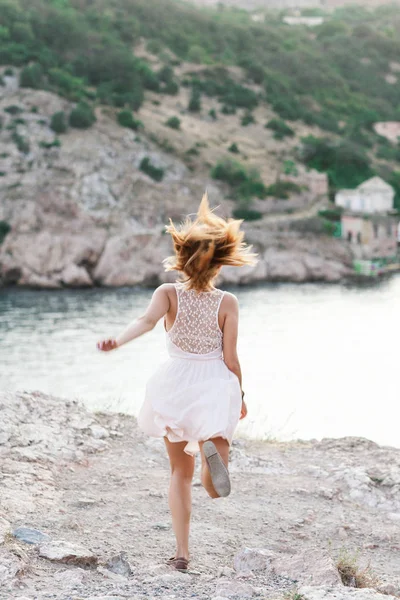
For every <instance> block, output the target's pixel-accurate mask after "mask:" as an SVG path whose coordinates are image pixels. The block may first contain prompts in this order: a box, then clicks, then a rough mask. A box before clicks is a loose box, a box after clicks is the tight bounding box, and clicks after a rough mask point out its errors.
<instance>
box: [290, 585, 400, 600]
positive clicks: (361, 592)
mask: <svg viewBox="0 0 400 600" xmlns="http://www.w3.org/2000/svg"><path fill="white" fill-rule="evenodd" d="M298 594H300V596H304V598H305V599H306V600H395V597H394V596H386V595H384V594H380V593H379V592H377V591H376V590H372V589H369V588H351V587H346V586H342V587H338V586H334V587H330V586H302V587H300V588H299V589H298Z"/></svg>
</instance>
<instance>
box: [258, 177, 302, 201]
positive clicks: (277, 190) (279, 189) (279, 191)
mask: <svg viewBox="0 0 400 600" xmlns="http://www.w3.org/2000/svg"><path fill="white" fill-rule="evenodd" d="M299 192H301V187H300V186H299V185H297V183H294V182H293V181H281V180H278V181H276V182H275V183H273V184H271V185H269V186H268V187H267V189H266V193H267V196H274V197H275V198H279V199H280V200H287V199H288V198H289V196H290V194H291V193H299Z"/></svg>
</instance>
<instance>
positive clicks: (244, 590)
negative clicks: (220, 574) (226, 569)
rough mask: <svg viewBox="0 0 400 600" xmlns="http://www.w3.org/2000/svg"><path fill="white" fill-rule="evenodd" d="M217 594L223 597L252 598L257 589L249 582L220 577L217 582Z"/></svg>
mask: <svg viewBox="0 0 400 600" xmlns="http://www.w3.org/2000/svg"><path fill="white" fill-rule="evenodd" d="M216 594H217V597H221V598H240V599H242V598H252V597H253V596H254V594H255V589H254V588H253V586H252V585H250V584H249V583H242V582H240V581H232V580H229V579H226V580H222V579H220V581H219V582H218V583H217V589H216Z"/></svg>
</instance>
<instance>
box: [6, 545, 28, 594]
mask: <svg viewBox="0 0 400 600" xmlns="http://www.w3.org/2000/svg"><path fill="white" fill-rule="evenodd" d="M25 568H26V564H25V563H24V561H22V560H21V559H20V558H19V557H17V556H16V555H15V554H13V553H11V552H9V551H8V550H6V549H5V548H1V549H0V584H6V583H9V582H11V581H13V579H15V577H17V576H18V574H19V573H21V572H23V570H24V569H25ZM0 588H1V585H0Z"/></svg>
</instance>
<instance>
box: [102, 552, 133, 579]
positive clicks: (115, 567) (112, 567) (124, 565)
mask: <svg viewBox="0 0 400 600" xmlns="http://www.w3.org/2000/svg"><path fill="white" fill-rule="evenodd" d="M105 567H106V569H108V570H109V571H112V572H113V573H116V574H117V575H123V576H124V577H129V575H131V574H132V568H131V565H130V564H129V562H128V560H127V554H126V552H120V553H119V554H117V555H116V556H113V557H112V558H110V559H109V560H108V561H107V563H106V565H105Z"/></svg>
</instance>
